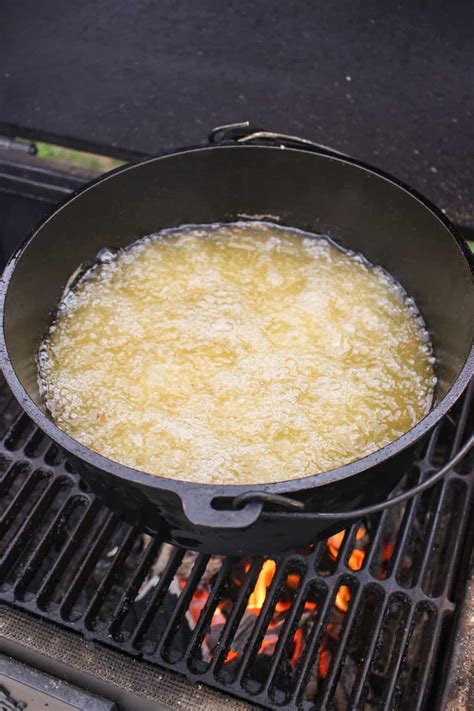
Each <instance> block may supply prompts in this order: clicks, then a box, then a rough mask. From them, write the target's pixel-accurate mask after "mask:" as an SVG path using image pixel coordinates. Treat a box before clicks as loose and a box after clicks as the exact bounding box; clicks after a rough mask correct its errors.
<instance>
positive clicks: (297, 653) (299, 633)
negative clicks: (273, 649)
mask: <svg viewBox="0 0 474 711" xmlns="http://www.w3.org/2000/svg"><path fill="white" fill-rule="evenodd" d="M303 649H304V637H303V630H302V629H301V627H300V628H299V629H297V630H296V632H295V636H294V637H293V654H292V655H291V658H290V664H291V666H292V667H295V666H296V664H297V662H298V659H299V658H300V657H301V655H302V654H303Z"/></svg>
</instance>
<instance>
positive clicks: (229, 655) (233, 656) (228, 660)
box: [224, 649, 239, 664]
mask: <svg viewBox="0 0 474 711" xmlns="http://www.w3.org/2000/svg"><path fill="white" fill-rule="evenodd" d="M238 656H239V654H238V652H234V650H233V649H229V651H228V652H227V657H226V658H225V661H224V664H230V663H231V662H233V661H234V659H237V657H238Z"/></svg>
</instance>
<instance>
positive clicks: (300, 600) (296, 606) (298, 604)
mask: <svg viewBox="0 0 474 711" xmlns="http://www.w3.org/2000/svg"><path fill="white" fill-rule="evenodd" d="M306 592H307V590H306V589H305V586H304V585H303V584H302V583H301V584H300V586H299V588H298V591H297V593H296V595H295V598H294V600H293V604H292V606H291V609H290V610H288V612H287V615H286V617H285V622H284V626H283V628H282V630H281V632H280V635H279V637H278V642H277V646H276V647H275V652H274V654H273V661H272V666H271V669H270V671H269V674H268V677H267V680H266V682H265V685H264V687H263V689H262V693H265V694H267V693H268V691H269V689H270V688H271V687H272V685H273V683H274V681H275V678H276V676H277V673H278V670H279V667H280V664H281V662H282V659H283V656H284V654H285V651H286V648H287V644H288V642H289V640H290V638H291V635H292V634H294V632H295V629H296V622H297V620H298V619H299V617H300V615H301V614H302V612H303V605H304V600H305V595H306Z"/></svg>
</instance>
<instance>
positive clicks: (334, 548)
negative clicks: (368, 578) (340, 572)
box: [326, 526, 367, 570]
mask: <svg viewBox="0 0 474 711" xmlns="http://www.w3.org/2000/svg"><path fill="white" fill-rule="evenodd" d="M366 533H367V532H366V530H365V528H364V526H360V527H359V528H358V530H357V533H356V541H361V540H362V539H363V538H364V536H365V534H366ZM345 535H346V532H345V531H339V533H335V534H334V536H331V537H330V538H328V540H327V544H326V545H327V547H328V551H329V555H330V556H331V558H332V559H333V560H336V558H337V556H338V555H339V549H340V547H341V545H342V542H343V540H344V536H345ZM364 558H365V551H363V550H361V549H360V548H354V550H353V551H352V553H351V555H350V557H349V560H348V563H347V565H348V567H349V568H350V569H351V570H360V569H361V568H362V564H363V562H364Z"/></svg>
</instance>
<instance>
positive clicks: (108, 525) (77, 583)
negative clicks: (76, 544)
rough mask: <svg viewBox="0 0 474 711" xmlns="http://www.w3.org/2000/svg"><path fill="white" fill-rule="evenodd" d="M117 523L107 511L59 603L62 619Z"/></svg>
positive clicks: (68, 611) (67, 614) (68, 612)
mask: <svg viewBox="0 0 474 711" xmlns="http://www.w3.org/2000/svg"><path fill="white" fill-rule="evenodd" d="M117 523H118V521H117V517H116V516H115V514H113V513H109V514H108V515H107V516H106V519H105V522H104V524H103V526H102V530H101V531H100V532H99V535H98V537H97V540H96V542H95V543H94V545H93V546H92V549H91V551H90V553H89V554H88V555H87V556H86V557H85V558H84V559H83V561H82V563H81V565H80V567H79V570H78V571H77V574H76V576H75V578H74V580H73V582H72V583H71V586H70V587H69V590H68V591H67V593H66V595H65V597H64V599H63V601H62V603H61V605H60V608H59V614H60V616H61V617H62V618H63V619H67V618H68V616H69V614H70V612H71V610H72V607H73V605H74V602H75V601H76V598H77V596H78V595H79V592H80V591H81V588H82V587H83V585H84V583H85V582H86V580H87V578H88V577H89V575H90V574H91V572H92V570H93V569H94V567H95V565H96V563H97V561H98V560H99V558H100V555H101V553H102V551H103V549H104V548H105V546H106V545H107V542H108V541H109V539H110V536H111V535H112V533H113V531H114V529H115V528H116V526H117Z"/></svg>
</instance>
